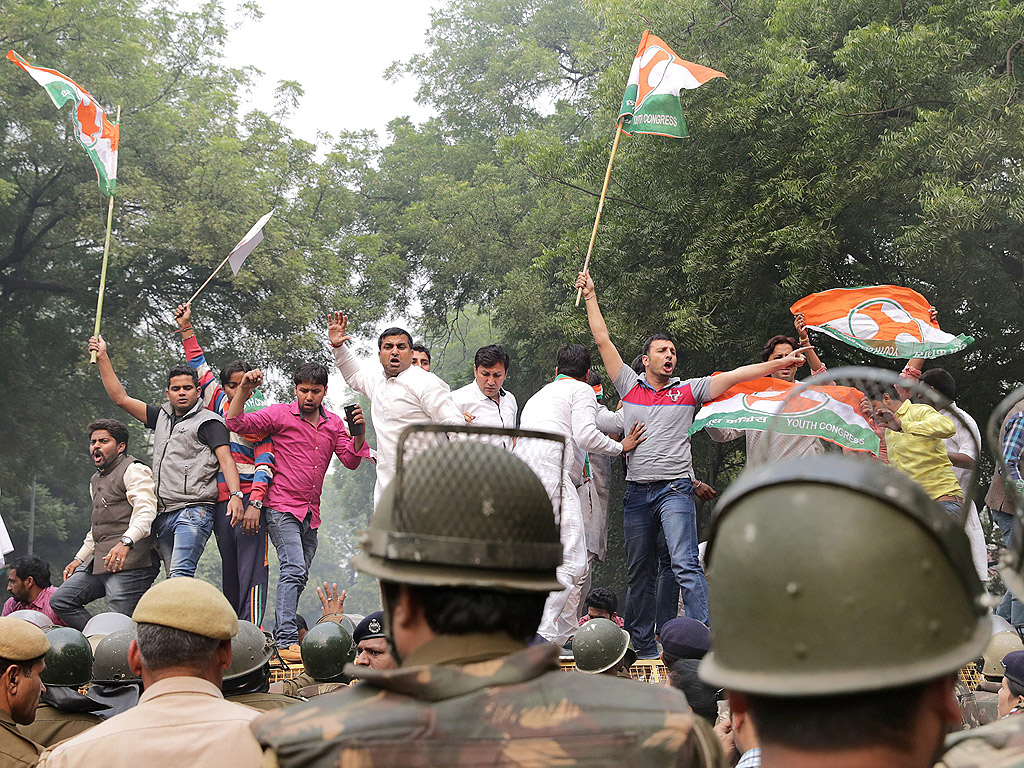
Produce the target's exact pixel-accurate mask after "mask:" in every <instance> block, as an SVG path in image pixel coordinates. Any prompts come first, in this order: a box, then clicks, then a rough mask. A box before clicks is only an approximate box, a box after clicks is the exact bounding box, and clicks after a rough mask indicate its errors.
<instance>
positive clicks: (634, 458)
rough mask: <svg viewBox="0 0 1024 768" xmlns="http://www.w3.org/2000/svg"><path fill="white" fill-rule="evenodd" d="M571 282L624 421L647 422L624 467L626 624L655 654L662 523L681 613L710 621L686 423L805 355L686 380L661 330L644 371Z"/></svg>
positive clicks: (589, 284) (642, 648)
mask: <svg viewBox="0 0 1024 768" xmlns="http://www.w3.org/2000/svg"><path fill="white" fill-rule="evenodd" d="M576 287H577V288H580V289H582V291H583V298H585V299H586V305H587V319H588V320H589V322H590V330H591V332H592V333H593V334H594V340H595V341H596V342H597V348H598V350H599V351H600V352H601V359H602V360H603V361H604V367H605V369H606V370H607V371H608V376H609V377H611V379H612V381H613V382H614V383H615V388H616V389H617V390H618V392H619V396H620V397H621V398H622V411H623V417H624V426H625V427H629V426H631V425H632V424H634V423H636V422H644V423H645V424H646V425H647V433H646V434H647V440H646V441H645V442H643V443H641V444H639V445H638V446H637V447H636V449H635V450H634V451H633V452H632V454H630V456H629V458H628V463H627V466H626V495H625V498H624V499H623V504H624V527H625V541H626V561H627V578H628V584H629V597H628V600H627V604H626V624H627V626H628V628H629V632H630V635H631V637H632V638H633V644H634V647H635V649H636V652H637V655H638V656H639V658H641V659H643V658H649V659H650V658H657V656H658V648H657V645H656V643H655V640H654V619H655V584H656V581H657V573H658V551H657V538H658V530H659V528H662V529H664V532H665V542H666V543H667V544H668V550H669V555H670V556H671V559H672V571H673V573H674V574H675V577H676V582H677V583H678V584H679V588H680V590H681V591H682V595H683V606H684V608H685V609H686V615H687V616H689V617H690V618H692V619H697V620H698V621H702V622H704V623H705V624H707V623H708V585H707V581H705V579H704V572H703V571H702V570H701V567H700V562H699V560H698V555H697V512H696V507H695V506H694V502H693V494H694V490H695V489H696V488H697V487H699V485H700V481H699V480H694V479H693V464H692V461H691V458H690V435H689V428H690V425H691V424H693V417H694V415H695V414H696V411H697V409H698V408H699V407H700V406H701V405H703V404H704V403H706V402H707V401H709V400H714V399H715V398H716V397H718V396H719V395H721V394H722V393H723V392H725V391H726V390H727V389H729V387H731V386H733V385H735V384H739V383H740V382H743V381H749V380H750V379H756V378H758V377H760V376H770V375H771V374H772V373H774V372H775V371H777V370H779V369H781V368H787V367H790V366H797V365H800V364H802V363H803V362H804V358H803V356H802V354H801V353H802V352H803V351H804V350H803V349H798V350H794V351H792V352H791V353H790V354H788V355H786V356H784V357H781V358H777V359H773V360H768V361H767V362H764V363H758V364H756V365H745V366H743V367H741V368H736V369H735V370H732V371H728V372H726V373H721V374H718V375H717V376H714V377H711V376H703V377H701V378H696V379H686V380H685V381H684V380H682V379H680V378H678V377H675V376H673V375H672V374H673V372H674V371H675V366H676V348H675V344H674V343H673V341H672V339H671V338H670V337H668V336H666V335H665V334H654V335H653V336H651V337H650V338H648V339H647V341H646V342H644V347H643V363H644V372H643V373H642V374H638V373H636V372H635V371H633V369H631V368H630V367H629V366H627V365H624V364H623V362H622V357H621V356H620V355H619V352H618V350H617V349H616V348H615V345H614V344H612V342H611V337H610V336H609V333H608V326H607V325H605V322H604V317H602V316H601V309H600V307H598V305H597V295H596V293H595V291H594V281H593V280H592V279H591V277H590V275H589V274H588V273H584V272H581V273H580V276H579V279H578V280H577V281H576Z"/></svg>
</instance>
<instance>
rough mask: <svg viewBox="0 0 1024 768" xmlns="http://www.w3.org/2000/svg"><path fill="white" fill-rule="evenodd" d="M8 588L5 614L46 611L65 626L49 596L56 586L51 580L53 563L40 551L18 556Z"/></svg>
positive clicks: (55, 589)
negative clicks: (53, 607)
mask: <svg viewBox="0 0 1024 768" xmlns="http://www.w3.org/2000/svg"><path fill="white" fill-rule="evenodd" d="M7 591H8V592H10V594H11V596H10V598H9V599H8V600H7V602H6V603H4V607H3V612H2V615H4V616H7V615H9V614H11V613H14V611H24V610H30V611H39V612H41V613H45V614H46V615H47V616H48V617H49V618H50V621H52V622H53V623H54V624H55V625H56V626H58V627H63V626H66V625H65V624H64V622H63V621H61V620H60V618H58V616H57V614H56V613H54V612H53V609H52V608H51V607H50V596H51V595H52V594H53V593H54V592H56V591H57V588H56V587H55V586H53V585H52V584H51V583H50V564H49V563H48V562H46V561H45V560H43V558H41V557H39V555H26V556H25V557H19V558H18V559H17V560H15V561H14V562H13V563H11V568H10V570H9V571H7Z"/></svg>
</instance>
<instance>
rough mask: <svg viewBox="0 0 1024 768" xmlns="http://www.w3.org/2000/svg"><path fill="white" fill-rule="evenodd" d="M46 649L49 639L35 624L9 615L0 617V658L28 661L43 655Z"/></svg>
mask: <svg viewBox="0 0 1024 768" xmlns="http://www.w3.org/2000/svg"><path fill="white" fill-rule="evenodd" d="M48 650H50V641H49V640H47V639H46V634H45V633H44V632H43V630H41V629H40V628H39V627H37V626H36V625H35V624H32V623H31V622H28V621H25V620H24V619H12V618H11V617H10V616H4V617H0V659H7V660H8V661H29V660H30V659H38V658H39V657H40V656H43V655H45V654H46V652H47V651H48ZM0 671H2V670H0Z"/></svg>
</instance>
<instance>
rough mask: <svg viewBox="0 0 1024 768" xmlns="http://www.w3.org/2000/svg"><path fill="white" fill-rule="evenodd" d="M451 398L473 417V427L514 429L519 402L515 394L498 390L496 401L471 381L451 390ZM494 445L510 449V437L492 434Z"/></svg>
mask: <svg viewBox="0 0 1024 768" xmlns="http://www.w3.org/2000/svg"><path fill="white" fill-rule="evenodd" d="M452 399H454V400H455V405H457V406H458V408H459V410H460V411H462V412H463V413H468V414H469V415H470V416H472V417H473V422H472V425H473V426H474V427H503V428H505V429H515V427H516V416H517V415H518V413H519V403H517V402H516V396H515V395H513V394H512V393H511V392H506V391H505V390H504V389H500V390H498V401H497V402H495V401H494V400H492V399H491V398H489V397H488V396H487V395H485V394H484V393H483V390H481V389H480V386H479V385H478V384H477V383H476V381H475V380H474V381H471V382H469V384H467V385H466V386H464V387H459V388H458V389H456V390H455V391H454V392H452ZM494 438H495V440H494V443H495V445H500V446H501V447H502V448H506V449H508V450H510V451H511V450H512V438H511V437H498V436H494Z"/></svg>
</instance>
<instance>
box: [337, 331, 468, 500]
mask: <svg viewBox="0 0 1024 768" xmlns="http://www.w3.org/2000/svg"><path fill="white" fill-rule="evenodd" d="M347 327H348V316H347V315H345V314H343V313H341V312H336V313H332V314H331V315H330V317H329V318H328V325H327V335H328V338H329V339H330V342H331V348H332V351H333V352H334V362H335V365H337V366H338V370H339V371H341V375H342V376H344V377H345V383H346V384H348V385H349V386H350V387H351V388H352V389H354V390H355V391H356V392H359V393H360V394H363V395H366V397H368V398H369V399H370V418H371V419H372V420H373V428H374V431H375V432H376V433H377V484H376V485H375V486H374V487H373V505H374V507H376V506H377V502H378V501H379V500H380V497H381V494H382V493H383V492H384V489H385V488H386V487H387V486H388V483H390V482H391V479H392V478H393V477H394V476H395V468H396V464H395V458H396V456H397V450H398V437H399V435H400V434H401V433H402V430H403V429H405V428H406V427H408V426H409V425H410V424H447V425H450V426H464V425H465V423H466V419H465V417H464V416H463V415H462V412H461V411H460V410H459V409H458V407H457V406H456V405H455V401H454V400H452V393H451V390H450V389H449V388H448V385H447V384H445V383H444V382H443V381H442V380H441V379H440V378H438V377H437V376H436V375H434V374H433V373H430V372H428V371H425V370H423V369H422V368H417V367H416V366H414V365H413V364H412V336H411V335H410V334H409V332H408V331H405V330H403V329H401V328H387V329H385V330H384V332H383V333H381V335H380V337H379V338H378V339H377V349H378V356H379V358H380V365H379V366H378V365H377V364H373V365H370V366H364V365H362V364H361V363H360V362H359V360H358V359H357V358H356V356H355V355H354V354H353V353H352V350H351V349H350V348H349V347H348V346H347V345H346V344H345V342H347V341H348V340H349V338H350V337H349V336H348V335H347V333H346V332H345V331H346V328H347ZM407 455H408V454H407Z"/></svg>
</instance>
